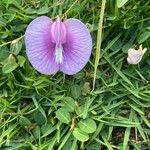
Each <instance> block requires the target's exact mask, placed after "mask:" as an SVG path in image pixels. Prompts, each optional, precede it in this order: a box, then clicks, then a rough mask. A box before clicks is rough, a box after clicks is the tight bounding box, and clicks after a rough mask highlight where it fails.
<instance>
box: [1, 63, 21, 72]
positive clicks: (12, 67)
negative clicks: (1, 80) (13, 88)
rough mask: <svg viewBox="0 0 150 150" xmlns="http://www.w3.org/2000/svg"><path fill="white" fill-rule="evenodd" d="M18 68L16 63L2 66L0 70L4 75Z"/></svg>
mask: <svg viewBox="0 0 150 150" xmlns="http://www.w3.org/2000/svg"><path fill="white" fill-rule="evenodd" d="M17 67H18V64H17V63H7V64H5V65H4V66H3V68H2V70H3V72H4V73H10V72H12V71H14V70H15V69H16V68H17Z"/></svg>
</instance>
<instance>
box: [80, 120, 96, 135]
mask: <svg viewBox="0 0 150 150" xmlns="http://www.w3.org/2000/svg"><path fill="white" fill-rule="evenodd" d="M78 126H79V128H80V129H81V130H82V131H84V132H86V133H93V132H95V131H96V123H95V121H94V120H93V119H90V118H88V119H82V120H81V121H80V122H79V123H78Z"/></svg>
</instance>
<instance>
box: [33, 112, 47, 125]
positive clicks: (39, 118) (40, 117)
mask: <svg viewBox="0 0 150 150" xmlns="http://www.w3.org/2000/svg"><path fill="white" fill-rule="evenodd" d="M33 118H34V120H35V122H36V123H37V124H38V125H42V124H44V123H45V122H46V119H45V117H44V116H43V115H42V114H41V112H39V111H36V112H35V113H34V114H33Z"/></svg>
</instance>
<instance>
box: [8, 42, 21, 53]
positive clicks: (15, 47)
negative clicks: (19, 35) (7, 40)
mask: <svg viewBox="0 0 150 150" xmlns="http://www.w3.org/2000/svg"><path fill="white" fill-rule="evenodd" d="M21 48H22V42H21V41H18V40H14V41H12V43H11V45H10V52H11V53H12V54H15V55H18V54H19V52H20V51H21Z"/></svg>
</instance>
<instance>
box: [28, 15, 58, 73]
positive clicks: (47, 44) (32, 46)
mask: <svg viewBox="0 0 150 150" xmlns="http://www.w3.org/2000/svg"><path fill="white" fill-rule="evenodd" d="M51 25H52V21H51V20H50V19H49V18H48V17H46V16H42V17H38V18H36V19H35V20H33V21H32V22H31V23H30V24H29V26H28V27H27V30H26V32H25V45H26V53H27V56H28V58H29V61H30V62H31V64H32V66H33V67H34V68H35V69H36V70H37V71H39V72H40V73H43V74H53V73H55V72H57V71H58V69H59V65H58V64H57V63H56V61H55V54H54V50H55V45H54V44H53V43H52V41H51Z"/></svg>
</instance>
